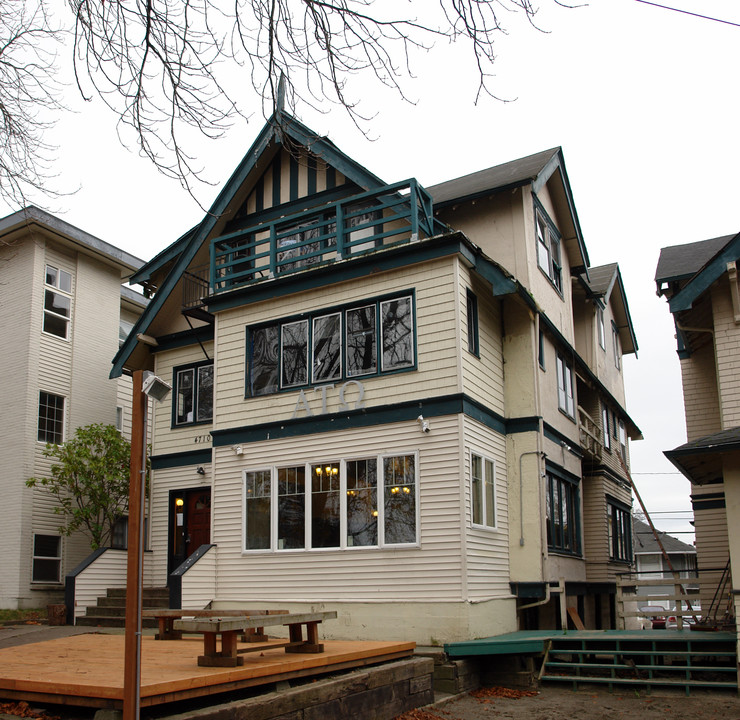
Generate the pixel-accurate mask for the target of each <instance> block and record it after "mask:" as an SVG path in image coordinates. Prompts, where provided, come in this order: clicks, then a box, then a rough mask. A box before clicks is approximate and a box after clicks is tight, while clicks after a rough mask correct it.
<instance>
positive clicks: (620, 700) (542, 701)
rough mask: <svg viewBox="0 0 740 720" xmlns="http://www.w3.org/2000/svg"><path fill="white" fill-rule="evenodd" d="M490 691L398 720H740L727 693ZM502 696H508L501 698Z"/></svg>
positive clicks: (739, 701) (738, 706)
mask: <svg viewBox="0 0 740 720" xmlns="http://www.w3.org/2000/svg"><path fill="white" fill-rule="evenodd" d="M506 694H507V693H501V692H499V691H498V689H488V690H483V691H478V692H474V693H471V694H467V695H463V696H460V697H456V698H453V699H450V700H447V701H445V702H442V703H440V704H437V705H435V706H433V707H429V708H425V709H423V710H421V709H420V710H412V711H410V712H408V713H404V714H403V715H401V716H400V719H399V720H490V719H494V718H495V720H600V719H601V718H608V719H609V720H619V719H620V718H625V719H627V718H629V719H630V720H631V719H632V718H636V719H638V720H658V718H661V719H663V720H665V718H671V719H673V718H676V719H678V720H740V698H739V697H738V696H737V695H736V694H734V693H731V692H728V691H692V694H691V696H690V697H686V695H685V694H684V691H683V690H680V691H678V690H677V691H673V690H654V691H653V692H652V693H651V694H647V693H645V692H635V691H630V692H613V693H611V692H609V691H608V690H606V689H604V688H601V687H599V686H593V687H591V688H587V689H584V690H578V691H573V690H571V689H569V688H566V687H563V686H560V685H547V686H545V687H544V688H542V689H541V690H540V691H539V692H537V693H535V694H533V695H531V696H526V695H523V696H520V695H519V693H518V692H516V691H514V692H513V693H510V695H511V696H509V697H506V696H505V695H506ZM502 695H503V696H502Z"/></svg>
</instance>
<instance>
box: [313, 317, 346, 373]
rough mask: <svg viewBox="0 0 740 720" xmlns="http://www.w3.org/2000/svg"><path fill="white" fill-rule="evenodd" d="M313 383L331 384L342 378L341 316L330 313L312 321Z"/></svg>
mask: <svg viewBox="0 0 740 720" xmlns="http://www.w3.org/2000/svg"><path fill="white" fill-rule="evenodd" d="M312 350H313V351H312V353H311V355H312V359H313V381H314V382H315V383H322V382H331V381H332V380H338V379H339V378H341V377H342V315H341V313H332V314H331V315H323V316H319V317H315V318H314V319H313V348H312Z"/></svg>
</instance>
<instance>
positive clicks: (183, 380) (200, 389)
mask: <svg viewBox="0 0 740 720" xmlns="http://www.w3.org/2000/svg"><path fill="white" fill-rule="evenodd" d="M175 388H176V390H175V393H174V402H175V425H191V424H195V423H202V422H210V421H211V420H212V419H213V363H207V364H201V365H194V366H191V367H184V368H177V369H175Z"/></svg>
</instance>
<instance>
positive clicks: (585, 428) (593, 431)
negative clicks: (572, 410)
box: [578, 405, 604, 460]
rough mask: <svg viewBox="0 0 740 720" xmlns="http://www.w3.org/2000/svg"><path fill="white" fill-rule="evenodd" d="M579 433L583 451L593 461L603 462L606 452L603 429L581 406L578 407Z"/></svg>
mask: <svg viewBox="0 0 740 720" xmlns="http://www.w3.org/2000/svg"><path fill="white" fill-rule="evenodd" d="M578 432H579V440H580V445H581V449H582V450H583V451H584V452H585V453H586V455H587V456H588V457H589V458H591V459H592V460H601V456H602V454H603V452H604V444H603V443H602V441H601V427H600V426H599V425H598V424H597V423H596V421H595V420H594V419H593V418H592V417H591V416H590V415H589V414H588V413H587V412H586V411H585V410H584V409H583V408H582V407H581V406H580V405H579V406H578Z"/></svg>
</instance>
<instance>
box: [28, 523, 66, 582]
mask: <svg viewBox="0 0 740 720" xmlns="http://www.w3.org/2000/svg"><path fill="white" fill-rule="evenodd" d="M37 535H44V536H47V537H56V538H59V555H58V556H56V557H52V556H50V555H36V554H35V553H34V548H35V547H36V536H37ZM63 556H64V538H63V537H62V536H61V535H55V534H54V533H37V532H35V533H33V537H32V538H31V585H61V584H62V558H63ZM36 560H57V561H58V565H57V567H58V571H57V579H56V580H34V579H33V566H34V563H35V561H36Z"/></svg>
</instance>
